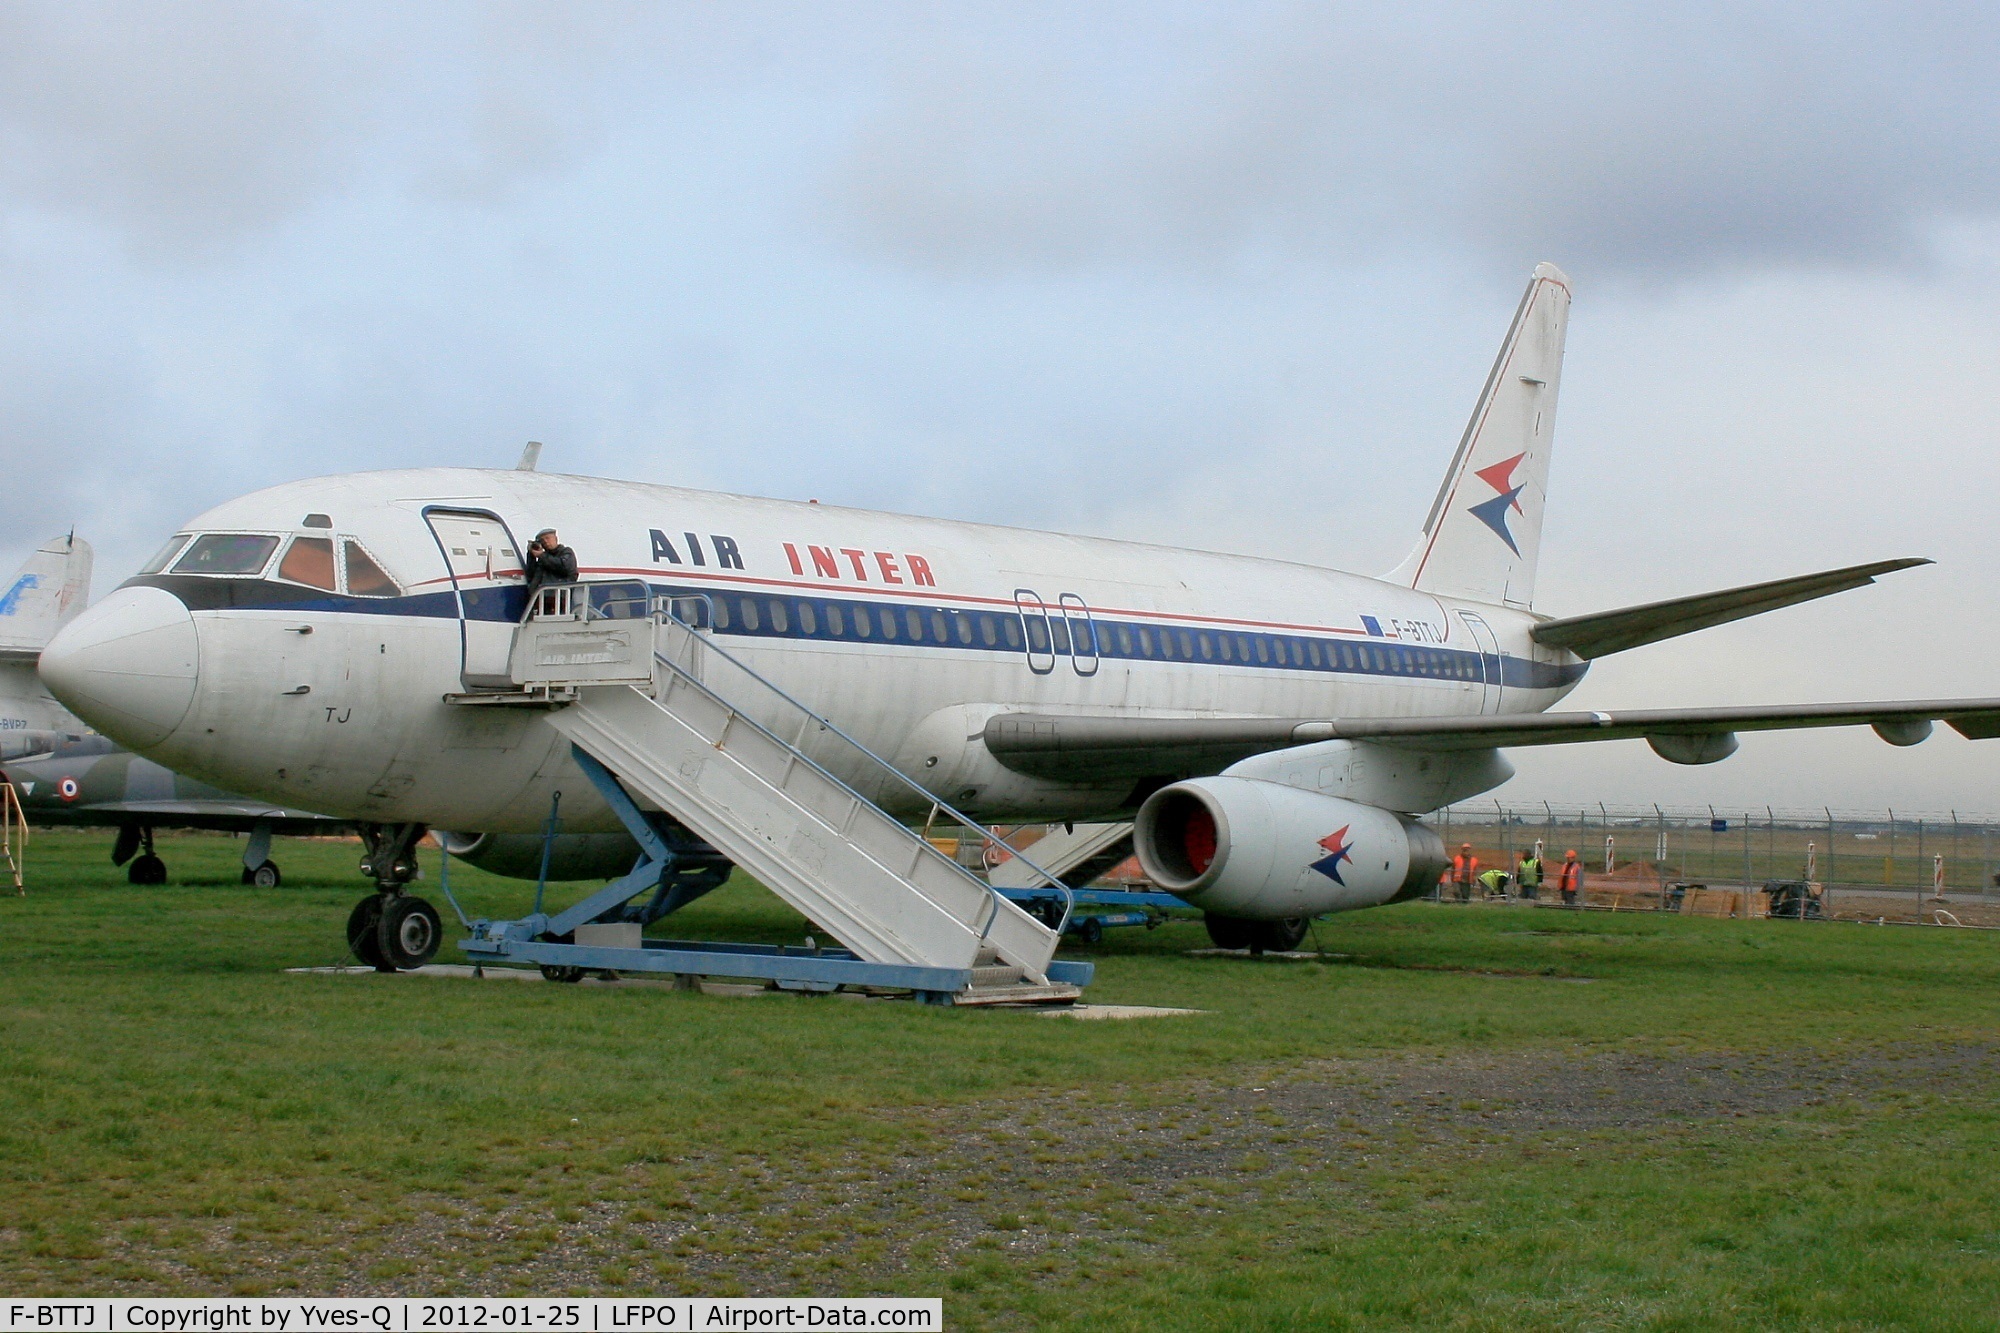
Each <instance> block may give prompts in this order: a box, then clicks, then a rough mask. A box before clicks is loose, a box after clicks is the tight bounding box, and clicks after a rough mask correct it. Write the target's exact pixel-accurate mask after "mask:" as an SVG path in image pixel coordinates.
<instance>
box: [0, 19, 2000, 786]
mask: <svg viewBox="0 0 2000 1333" xmlns="http://www.w3.org/2000/svg"><path fill="white" fill-rule="evenodd" d="M1996 68H2000V11H1995V10H1994V9H1993V7H1992V6H1990V5H1985V6H1977V5H1963V6H1950V5H1933V6H1927V7H1924V8H1923V9H1922V10H1921V11H1917V10H1915V9H1913V8H1912V7H1905V6H1898V7H1891V6H1861V5H1839V4H1831V5H1821V6H1815V7H1811V8H1807V7H1801V6H1795V5H1794V6H1785V7H1777V6H1758V5H1745V4H1731V5H1714V6H1672V7H1666V8H1661V7H1657V6H1650V7H1649V6H1629V7H1606V6H1581V5H1577V6H1567V5H1549V4H1539V5H1534V6H1478V7H1473V6H1462V5H1440V4H1434V5H1409V6H1395V7H1385V6H1379V5H1370V6H1362V5H1358V4H1357V5H1339V4H1316V5H1288V4H1232V5H1229V6H1198V5H1186V6H1176V5H1172V4H1163V3H1157V2H1154V3H1146V4H1129V5H1127V4H1096V5H1089V6H1076V5H1058V4H1053V3H1050V4H1028V3H1024V4H1017V5H1010V6H1005V7H995V6H953V5H918V4H908V5H874V6H869V5H843V6H786V5H754V4H739V5H733V6H727V7H724V6H713V5H686V6H672V5H661V4H644V5H611V4H602V5H591V4H569V5H564V6H560V7H558V6H546V5H540V4H521V5H507V4H478V5H472V4H466V5H456V6H455V5H449V4H440V5H429V6H389V5H380V6H371V5H365V4H347V5H341V6H337V7H336V6H315V5H293V4H284V5H279V4H244V3H227V4H224V3H187V4H175V5H154V6H147V5H139V4H131V3H124V4H115V5H113V4H100V5H91V4H79V3H66V4H60V5H57V4H19V3H0V439H4V440H5V441H6V444H5V451H6V452H5V458H6V462H7V484H6V486H5V487H4V488H0V517H4V519H5V523H6V531H7V533H8V534H9V537H8V540H7V542H6V543H5V544H4V545H5V548H6V549H4V550H0V559H7V560H18V559H19V558H20V556H21V555H22V554H24V553H25V550H26V549H27V548H28V547H30V546H32V545H33V544H35V543H36V542H37V541H39V540H41V539H42V538H43V537H45V536H47V535H49V534H50V533H52V532H56V531H60V530H63V529H65V528H67V527H68V526H70V525H71V524H72V523H73V524H75V525H76V527H77V529H78V530H79V531H80V532H81V533H83V534H84V535H85V536H87V537H88V538H90V540H92V541H93V542H94V543H96V545H97V546H98V548H99V553H100V556H99V571H100V573H99V586H100V588H103V587H108V586H111V585H112V584H113V583H114V582H115V581H116V580H117V579H119V578H121V577H123V575H124V574H125V573H126V572H128V571H129V570H130V569H131V568H132V566H134V565H135V564H136V563H137V562H138V561H139V560H140V559H142V558H143V557H144V556H145V555H146V554H147V553H148V552H149V551H150V549H151V547H152V546H154V545H155V544H156V543H157V542H158V540H159V539H160V538H161V537H162V536H163V535H164V534H165V533H167V532H168V531H171V530H172V528H173V527H174V525H175V524H176V523H177V522H178V521H179V520H180V519H182V518H183V517H185V516H186V515H187V514H189V513H191V512H193V511H195V510H198V509H201V508H203V507H206V506H207V505H209V504H211V503H214V502H215V501H217V500H220V499H223V498H226V497H228V496H230V495H234V494H238V493H241V492H242V491H245V490H248V489H252V488H254V487H257V486H261V485H265V484H269V483H272V482H276V481H280V480H284V479H288V478H292V477H298V476H306V475H312V474H315V473H319V472H327V471H338V470H345V469H349V468H359V467H382V466H402V465H414V464H436V463H471V464H499V465H505V464H509V463H511V462H512V460H513V458H514V456H515V455H516V453H517V452H518V450H519V447H520V442H521V441H523V440H525V439H530V438H534V439H541V440H543V441H546V442H547V444H548V449H547V452H546V453H545V455H544V464H545V466H550V467H554V468H559V469H562V470H566V471H578V472H590V473H598V474H603V475H613V476H624V477H636V478H642V479H649V480H660V481H668V482H675V483H680V484H688V485H696V486H710V487H717V488H724V489H731V490H741V491H749V492H756V493H766V494H777V495H792V496H798V495H813V496H818V497H820V498H823V499H826V500H829V501H839V502H843V503H852V504H861V505H871V506H877V507H883V508H893V509H908V510H917V511H922V512H930V513H943V514H948V515H959V516H967V517H980V518H987V519H993V520H997V521H1001V522H1007V523H1015V524H1023V525H1031V526H1052V527H1060V528H1066V529H1071V530H1078V531H1089V532H1100V533H1107V534H1112V535H1125V536H1135V537H1145V538H1148V539H1151V540H1158V541H1167V542H1176V543H1185V544H1189V545H1201V546H1210V547H1219V548H1223V549H1231V550H1242V551H1250V552H1255V553H1265V554H1273V555H1283V556H1288V557H1292V558H1301V559H1307V560H1312V561H1316V562H1322V563H1328V564H1334V565H1339V566H1341V567H1344V568H1353V569H1359V570H1362V571H1373V570H1379V569H1386V568H1388V567H1389V566H1391V565H1393V564H1394V563H1395V562H1396V561H1397V559H1399V558H1400V556H1401V555H1402V554H1403V552H1404V550H1405V549H1406V548H1407V546H1408V544H1409V542H1410V541H1411V540H1412V539H1413V537H1414V532H1415V528H1416V526H1417V524H1418V523H1419V522H1420V520H1421V518H1422V515H1423V512H1424V509H1425V507H1426V505H1427V504H1428V501H1429V498H1430V494H1431V491H1432V490H1433V489H1434V487H1435V485H1436V480H1437V476H1438V474H1439V472H1440V471H1441V470H1442V468H1443V466H1444V463H1445V461H1446V459H1447V457H1448V456H1449V453H1450V451H1451V448H1452V445H1453V444H1454V443H1455V442H1456V439H1457V434H1458V431H1459V428H1460V426H1461V425H1462V422H1463V418H1464V415H1465V413H1466V411H1467V410H1468V409H1469V407H1470V405H1471V399H1472V397H1473V394H1474V393H1475V392H1476V390H1477V388H1478V385H1479V383H1480V381H1481V379H1482V378H1483V376H1484V373H1485V370H1486V364H1487V361H1488V360H1489V359H1490V357H1491V355H1492V351H1493V348H1494V346H1495V345H1496V344H1497V342H1498V339H1499V336H1500V334H1501V332H1502V331H1503V328H1504V325H1505V322H1506V319H1507V317H1508V316H1509V314H1510V313H1511V311H1512V306H1513V301H1514V298H1515V296H1516V295H1517V293H1518V289H1519V286H1520V284H1521V282H1522V281H1523V280H1524V279H1525V277H1526V274H1527V272H1528V270H1529V269H1530V268H1531V267H1532V266H1533V264H1534V263H1535V261H1537V260H1539V259H1550V260H1554V261H1555V262H1557V263H1559V264H1561V265H1563V266H1564V267H1565V268H1566V269H1567V270H1568V271H1569V272H1570V274H1571V276H1572V277H1573V279H1574V280H1575V282H1576V289H1577V302H1576V306H1575V310H1574V314H1573V317H1572V323H1571V330H1570V356H1569V365H1568V370H1567V374H1566V377H1565V383H1564V395H1563V408H1562V421H1561V424H1560V426H1559V429H1558V436H1557V443H1558V449H1557V458H1556V468H1555V476H1554V482H1553V486H1552V497H1551V499H1552V504H1551V507H1550V530H1549V533H1548V538H1547V541H1546V544H1545V547H1544V553H1543V574H1542V579H1541V589H1542V591H1541V594H1540V602H1539V605H1540V606H1541V607H1542V608H1543V609H1547V610H1551V611H1555V612H1572V611H1580V610H1586V609H1594V608H1597V607H1602V606H1609V605H1617V604H1622V603H1625V602H1630V601H1637V600H1643V599H1647V598H1652V597H1659V596H1666V595H1671V594H1674V593H1680V592H1691V591H1698V590H1702V589H1705V588H1709V587H1716V586H1722V585H1726V584H1730V583H1735V582H1742V581H1748V580H1751V579H1758V578H1767V577H1776V576H1778V575H1782V574H1786V573H1792V572H1799V571H1804V570H1807V569H1812V568H1818V567H1823V566H1827V565H1832V564H1840V563H1847V562H1851V561H1858V560H1863V559H1870V558H1875V557H1880V556H1885V555H1903V554H1919V555H1929V556H1932V557H1935V558H1936V559H1938V560H1939V562H1940V563H1939V565H1938V566H1937V567H1935V568H1931V569H1925V570H1920V571H1915V572H1912V573H1906V574H1902V575H1899V576H1897V577H1896V578H1895V580H1894V581H1893V583H1890V584H1885V585H1883V586H1882V587H1880V588H1876V589H1870V590H1866V591H1863V592H1860V593H1854V594H1849V595H1847V596H1845V597H1843V598H1840V599H1836V600H1835V601H1832V602H1829V603H1824V604H1821V605H1819V606H1816V607H1811V608H1804V609H1800V610H1795V611H1790V612H1785V613H1780V614H1779V615H1776V616H1773V617H1770V618H1769V619H1767V620H1764V621H1759V622H1752V623H1750V624H1746V625H1741V626H1736V627H1731V628H1726V629H1722V630H1716V631H1710V632H1708V633H1705V634H1703V635H1700V636H1696V637H1694V638H1691V639H1688V640H1683V641H1681V642H1679V643H1677V644H1672V645H1663V646H1660V647H1656V648H1650V649H1644V650H1640V651H1638V652H1636V653H1633V654H1630V655H1628V656H1624V657H1619V658H1613V659H1610V660H1608V661H1605V662H1603V663H1600V664H1599V665H1598V666H1597V667H1596V668H1595V670H1594V671H1593V672H1592V675H1591V677H1590V679H1589V680H1588V681H1587V682H1586V684H1585V685H1584V687H1583V689H1582V690H1581V691H1579V693H1578V694H1577V695H1575V696H1573V697H1574V699H1575V702H1576V703H1578V704H1579V705H1582V706H1612V705H1632V704H1661V705H1665V704H1693V703H1708V702H1715V703H1737V702H1743V703H1748V702H1765V701H1777V700H1790V699H1806V700H1813V699H1836V698H1848V697H1875V696H1885V697H1886V696H1902V695H1932V694H1940V695H1942V694H1950V695H1958V694H2000V670H1996V669H1995V666H1994V663H1995V662H1996V660H2000V631H1996V629H1995V627H1994V623H1993V620H1994V618H1993V617H1992V616H1990V615H1989V614H1988V613H1987V608H1988V607H1989V606H1991V605H1992V604H1993V603H1994V601H1995V599H1996V597H2000V575H1996V573H1995V568H1994V566H1995V561H1994V558H1993V557H1994V541H1993V537H1992V535H1991V534H1992V532H1993V522H1992V519H1991V517H1990V516H1991V515H1992V513H1993V511H1994V501H1995V498H1996V494H1995V492H1996V489H2000V486H1996V471H1995V468H1994V466H1993V464H1992V462H1991V460H1992V459H1993V458H1994V457H1995V455H1996V452H2000V429H1996V426H1995V424H1994V415H1995V414H1994V401H1993V400H1994V397H1995V392H1994V386H1995V384H1996V382H2000V376H1996V370H2000V172H1996V168H1995V164H1996V163H2000V81H1997V80H1995V79H1994V77H1993V71H1994V70H1995V69H1996ZM1520 763H1521V767H1522V770H1523V776H1522V778H1520V779H1518V780H1517V781H1516V782H1515V783H1514V784H1512V785H1511V786H1510V787H1509V788H1507V789H1506V790H1505V792H1504V793H1503V794H1505V795H1507V796H1509V797H1520V798H1524V799H1525V798H1529V797H1539V796H1542V795H1561V796H1565V797H1577V798H1583V797H1588V798H1590V799H1598V798H1603V799H1606V800H1639V799H1645V800H1653V799H1658V800H1661V801H1662V802H1667V801H1673V802H1687V801H1696V802H1698V801H1707V800H1714V801H1716V802H1718V803H1719V804H1736V805H1740V804H1743V803H1746V802H1751V803H1755V804H1759V805H1761V804H1763V803H1764V802H1765V801H1770V802H1773V803H1776V804H1780V805H1801V804H1807V803H1812V804H1819V803H1826V802H1830V803H1832V804H1835V805H1863V804H1868V805H1879V804H1886V803H1890V802H1894V803H1896V804H1898V805H1899V806H1910V807H1924V808H1936V809H1945V808H1949V807H1953V806H1956V807H1958V808H1960V809H1996V810H2000V792H1996V791H1995V779H1996V778H2000V743H1989V744H1987V745H1986V746H1983V747H1975V746H1973V745H1970V744H1968V743H1965V742H1960V741H1957V740H1956V738H1946V737H1940V738H1937V739H1934V740H1932V741H1931V742H1929V743H1927V744H1926V745H1924V746H1921V747H1918V748H1916V749H1914V750H1909V751H1901V750H1892V749H1889V748H1888V747H1886V746H1883V745H1881V744H1879V743H1877V742H1875V741H1874V740H1873V739H1872V738H1865V739H1864V738H1859V737H1851V736H1834V735H1820V736H1810V737H1790V738H1774V737H1756V738H1751V739H1748V740H1746V742H1745V745H1744V751H1743V753H1742V754H1740V755H1739V756H1737V757H1736V758H1735V759H1733V760H1731V761H1729V762H1728V763H1726V764H1723V765H1720V766H1717V767H1714V768H1708V769H1694V770H1689V769H1680V768H1674V767H1671V766H1668V765H1666V764H1663V763H1661V762H1659V761H1657V760H1655V759H1653V758H1652V757H1651V756H1650V754H1649V753H1648V752H1646V751H1645V750H1644V749H1643V747H1640V746H1637V745H1609V746H1580V747H1565V748H1563V749H1561V750H1557V751H1543V752H1538V753H1532V754H1523V755H1522V757H1521V758H1520Z"/></svg>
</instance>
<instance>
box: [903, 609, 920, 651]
mask: <svg viewBox="0 0 2000 1333" xmlns="http://www.w3.org/2000/svg"><path fill="white" fill-rule="evenodd" d="M903 628H904V629H906V630H908V631H909V632H910V642H911V643H922V642H923V641H924V613H923V612H921V611H919V610H918V609H917V608H916V607H914V606H912V607H906V608H904V610H903Z"/></svg>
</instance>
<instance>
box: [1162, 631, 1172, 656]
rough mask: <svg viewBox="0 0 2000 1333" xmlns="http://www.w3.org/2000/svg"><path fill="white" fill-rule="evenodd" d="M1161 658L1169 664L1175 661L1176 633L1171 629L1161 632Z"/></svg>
mask: <svg viewBox="0 0 2000 1333" xmlns="http://www.w3.org/2000/svg"><path fill="white" fill-rule="evenodd" d="M1160 657H1161V659H1162V660H1164V661H1168V662H1171V661H1173V660H1174V632H1173V631H1172V630H1170V629H1162V630H1161V631H1160Z"/></svg>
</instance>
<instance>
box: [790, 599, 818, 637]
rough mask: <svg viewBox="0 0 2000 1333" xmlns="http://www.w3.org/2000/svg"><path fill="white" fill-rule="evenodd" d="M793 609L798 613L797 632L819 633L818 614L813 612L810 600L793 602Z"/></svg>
mask: <svg viewBox="0 0 2000 1333" xmlns="http://www.w3.org/2000/svg"><path fill="white" fill-rule="evenodd" d="M793 609H794V610H796V611H797V612H798V615H799V633H801V634H817V633H819V616H818V615H816V614H815V613H814V612H813V604H812V603H811V602H795V603H794V604H793Z"/></svg>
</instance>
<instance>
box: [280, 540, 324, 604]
mask: <svg viewBox="0 0 2000 1333" xmlns="http://www.w3.org/2000/svg"><path fill="white" fill-rule="evenodd" d="M278 577H279V578H281V579H289V580H290V581H291V582H293V583H304V584H307V585H309V586H311V587H314V588H324V589H326V590H327V591H328V592H332V591H333V543H332V542H331V541H330V540H328V539H327V538H325V537H294V538H293V539H292V545H291V549H290V550H288V551H286V552H285V558H284V559H283V560H281V561H279V562H278Z"/></svg>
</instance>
